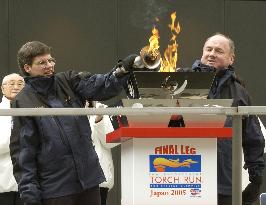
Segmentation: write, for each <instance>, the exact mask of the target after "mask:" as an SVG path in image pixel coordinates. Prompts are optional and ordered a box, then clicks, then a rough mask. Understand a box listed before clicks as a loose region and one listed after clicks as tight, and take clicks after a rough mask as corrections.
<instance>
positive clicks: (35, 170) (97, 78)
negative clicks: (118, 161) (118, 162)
mask: <svg viewBox="0 0 266 205" xmlns="http://www.w3.org/2000/svg"><path fill="white" fill-rule="evenodd" d="M127 77H128V75H125V76H124V77H121V78H117V77H115V76H114V75H113V74H112V73H108V74H105V75H98V74H97V75H90V74H89V73H76V72H73V71H69V72H64V73H58V74H55V75H54V76H52V77H49V78H48V77H29V78H26V79H25V80H26V86H25V88H24V89H23V90H22V91H21V92H20V93H19V94H18V95H17V97H16V99H15V100H14V101H13V103H12V107H13V108H40V107H48V108H49V107H51V108H66V107H69V108H84V106H85V100H105V99H108V98H111V97H113V96H115V95H117V94H118V93H119V92H120V91H121V89H122V86H123V84H125V82H126V80H127ZM10 150H11V158H12V162H13V165H14V175H15V178H16V180H17V182H18V185H19V192H20V194H21V198H22V199H23V200H24V202H25V203H26V204H34V203H37V204H38V203H40V202H41V200H42V199H49V198H54V197H60V196H66V195H70V194H74V193H78V192H81V191H83V190H85V189H88V188H91V187H94V186H97V185H98V184H100V183H101V182H103V181H104V180H105V177H104V174H103V172H102V169H101V167H100V165H99V162H98V157H97V155H96V152H95V150H94V147H93V145H92V140H91V129H90V126H89V122H88V118H87V116H37V117H29V116H25V117H15V118H14V123H13V128H12V134H11V141H10Z"/></svg>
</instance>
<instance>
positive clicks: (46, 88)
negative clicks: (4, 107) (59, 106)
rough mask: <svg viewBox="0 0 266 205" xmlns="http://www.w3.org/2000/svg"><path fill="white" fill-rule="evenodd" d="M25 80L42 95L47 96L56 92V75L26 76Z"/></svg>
mask: <svg viewBox="0 0 266 205" xmlns="http://www.w3.org/2000/svg"><path fill="white" fill-rule="evenodd" d="M25 82H26V85H28V86H30V87H31V88H33V90H34V91H35V92H37V93H38V94H40V95H43V96H47V95H49V94H53V93H55V83H54V75H53V76H51V77H26V78H25Z"/></svg>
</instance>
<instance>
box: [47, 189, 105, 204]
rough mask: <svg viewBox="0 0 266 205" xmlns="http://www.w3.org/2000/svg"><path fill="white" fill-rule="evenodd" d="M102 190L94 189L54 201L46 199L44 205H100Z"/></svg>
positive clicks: (54, 199)
mask: <svg viewBox="0 0 266 205" xmlns="http://www.w3.org/2000/svg"><path fill="white" fill-rule="evenodd" d="M100 204H101V198H100V189H99V187H98V186H97V187H93V188H90V189H87V190H85V191H83V192H81V193H77V194H73V195H69V196H63V197H58V198H53V199H45V200H43V202H42V205H100Z"/></svg>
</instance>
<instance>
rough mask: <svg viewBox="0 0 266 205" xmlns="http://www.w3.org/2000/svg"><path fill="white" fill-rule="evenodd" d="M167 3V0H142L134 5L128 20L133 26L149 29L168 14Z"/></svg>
mask: <svg viewBox="0 0 266 205" xmlns="http://www.w3.org/2000/svg"><path fill="white" fill-rule="evenodd" d="M168 5H169V4H168V3H167V1H161V3H160V2H159V1H158V0H144V1H143V0H142V1H139V2H138V3H136V4H135V5H134V11H133V12H132V13H131V15H130V21H131V23H132V25H133V26H135V27H138V28H142V29H143V28H144V29H147V30H150V29H151V28H152V27H153V25H155V24H156V19H157V18H158V19H159V20H160V19H162V18H163V17H164V15H165V14H167V15H168V11H169V9H168V8H167V6H168Z"/></svg>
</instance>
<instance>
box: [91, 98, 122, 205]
mask: <svg viewBox="0 0 266 205" xmlns="http://www.w3.org/2000/svg"><path fill="white" fill-rule="evenodd" d="M86 107H96V108H105V107H107V106H106V105H104V104H101V103H99V102H88V103H87V106H86ZM89 122H90V126H91V138H92V141H93V145H94V148H95V151H96V153H97V155H98V158H99V162H100V165H101V167H102V169H103V173H104V175H105V179H106V180H105V181H104V182H103V183H101V184H100V195H101V205H106V204H107V195H108V192H109V191H110V190H111V189H112V188H113V186H114V164H113V159H112V153H111V149H112V148H113V147H115V146H117V145H119V144H118V143H106V134H108V133H110V132H112V131H114V128H113V125H112V122H111V120H110V118H109V116H108V115H92V116H89Z"/></svg>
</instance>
